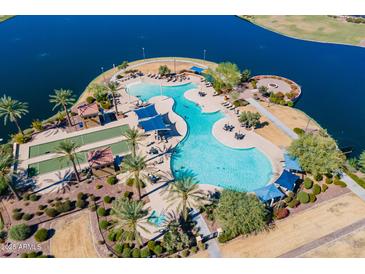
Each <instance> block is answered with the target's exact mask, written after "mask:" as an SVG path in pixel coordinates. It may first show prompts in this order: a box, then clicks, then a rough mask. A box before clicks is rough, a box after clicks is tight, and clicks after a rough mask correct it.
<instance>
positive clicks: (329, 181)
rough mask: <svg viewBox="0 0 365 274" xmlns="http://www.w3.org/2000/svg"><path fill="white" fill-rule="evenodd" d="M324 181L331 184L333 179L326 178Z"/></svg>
mask: <svg viewBox="0 0 365 274" xmlns="http://www.w3.org/2000/svg"><path fill="white" fill-rule="evenodd" d="M325 183H326V184H327V185H330V184H332V183H333V180H332V178H328V177H327V178H326V181H325Z"/></svg>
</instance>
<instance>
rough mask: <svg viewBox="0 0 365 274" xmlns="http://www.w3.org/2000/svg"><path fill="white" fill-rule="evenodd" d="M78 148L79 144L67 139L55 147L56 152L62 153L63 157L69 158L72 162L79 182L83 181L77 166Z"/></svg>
mask: <svg viewBox="0 0 365 274" xmlns="http://www.w3.org/2000/svg"><path fill="white" fill-rule="evenodd" d="M78 148H79V145H77V144H76V143H74V142H72V141H70V140H67V139H66V140H64V141H62V142H60V143H59V145H58V146H57V147H56V149H55V152H56V153H57V154H60V155H62V157H63V158H65V159H68V160H69V161H70V162H71V163H72V166H73V169H74V172H75V175H76V179H77V181H78V182H81V179H80V174H79V171H78V170H77V167H76V160H77V153H76V149H78Z"/></svg>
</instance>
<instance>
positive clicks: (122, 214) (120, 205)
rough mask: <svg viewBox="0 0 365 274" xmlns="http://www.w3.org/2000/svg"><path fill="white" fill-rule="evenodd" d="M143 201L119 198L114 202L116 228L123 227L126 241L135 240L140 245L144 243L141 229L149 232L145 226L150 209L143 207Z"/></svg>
mask: <svg viewBox="0 0 365 274" xmlns="http://www.w3.org/2000/svg"><path fill="white" fill-rule="evenodd" d="M143 207H144V203H143V202H142V201H135V200H130V199H126V198H124V197H121V198H118V199H117V200H115V201H114V202H113V207H112V208H113V212H114V214H113V218H114V219H115V221H116V223H115V224H114V228H117V229H118V228H121V229H122V231H123V233H122V236H123V238H124V240H125V241H126V242H129V243H132V242H133V241H135V242H136V243H137V244H138V245H139V246H141V245H142V244H143V242H142V237H141V234H140V233H139V231H140V230H143V231H145V232H147V233H148V232H149V231H148V230H147V229H146V228H145V227H144V225H145V223H146V216H147V214H148V210H145V209H143Z"/></svg>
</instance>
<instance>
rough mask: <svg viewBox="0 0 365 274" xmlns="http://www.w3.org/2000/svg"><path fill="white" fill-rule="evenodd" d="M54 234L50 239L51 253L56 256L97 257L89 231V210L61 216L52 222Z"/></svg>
mask: <svg viewBox="0 0 365 274" xmlns="http://www.w3.org/2000/svg"><path fill="white" fill-rule="evenodd" d="M52 228H53V229H55V231H56V232H55V235H54V236H53V237H52V239H51V243H50V249H51V254H52V255H54V256H55V257H56V258H97V257H99V256H98V254H97V252H96V250H95V247H94V243H93V238H92V235H91V231H90V217H89V212H87V211H84V212H82V213H80V214H78V215H73V216H70V217H69V218H62V219H60V220H57V221H55V222H54V223H53V224H52Z"/></svg>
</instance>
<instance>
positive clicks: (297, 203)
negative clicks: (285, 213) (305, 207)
mask: <svg viewBox="0 0 365 274" xmlns="http://www.w3.org/2000/svg"><path fill="white" fill-rule="evenodd" d="M299 204H300V202H299V201H298V200H297V199H293V200H292V201H291V202H290V203H288V207H290V208H295V207H297V206H298V205H299Z"/></svg>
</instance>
